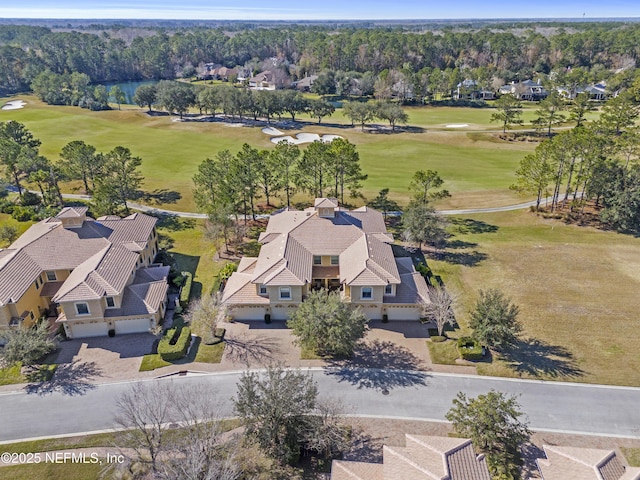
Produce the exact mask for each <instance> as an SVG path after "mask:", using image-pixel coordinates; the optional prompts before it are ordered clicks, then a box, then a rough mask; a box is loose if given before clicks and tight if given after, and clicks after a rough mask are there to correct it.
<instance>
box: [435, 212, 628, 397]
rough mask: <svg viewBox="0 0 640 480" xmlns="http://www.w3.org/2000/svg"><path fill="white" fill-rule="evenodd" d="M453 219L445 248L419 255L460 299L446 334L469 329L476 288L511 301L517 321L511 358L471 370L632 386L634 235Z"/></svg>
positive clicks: (512, 219) (519, 221) (539, 221)
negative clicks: (518, 334) (519, 328)
mask: <svg viewBox="0 0 640 480" xmlns="http://www.w3.org/2000/svg"><path fill="white" fill-rule="evenodd" d="M454 222H455V223H454V224H453V225H452V226H451V231H452V232H453V233H454V235H455V236H454V237H453V238H452V239H451V241H452V242H453V243H452V247H450V248H448V249H447V250H446V251H445V252H444V253H443V254H442V255H440V256H439V257H440V258H439V259H438V260H434V259H432V258H429V259H428V262H429V265H430V266H431V268H432V269H433V270H434V272H435V273H436V274H439V275H441V276H442V277H443V279H444V281H445V283H447V285H448V286H449V287H450V288H452V289H453V290H457V291H459V292H460V293H461V298H462V302H461V304H460V305H459V308H458V310H457V318H458V320H459V322H460V324H461V327H462V331H459V332H457V333H454V334H453V335H454V336H457V335H459V334H463V333H468V332H469V330H468V328H467V326H468V319H469V311H470V310H471V309H473V307H474V305H475V301H476V299H477V295H478V290H480V289H488V288H498V289H501V290H502V291H503V292H505V294H506V295H508V296H510V297H511V298H512V299H513V301H514V302H515V303H516V304H517V305H519V306H520V316H519V318H520V320H521V321H522V323H523V325H524V332H523V339H524V340H525V341H523V342H522V343H521V344H520V345H518V348H517V349H516V351H515V352H514V353H513V354H512V355H511V358H509V359H508V360H500V361H494V363H493V364H490V363H479V364H478V372H479V373H481V374H485V375H499V376H513V377H530V378H543V379H553V380H564V381H577V382H588V383H605V384H616V385H633V386H640V370H638V368H637V365H638V361H639V360H640V337H639V336H638V334H637V328H638V311H640V299H639V298H638V291H640V238H636V237H633V236H629V235H621V234H617V233H613V232H604V231H600V230H597V229H594V228H591V227H578V226H574V225H566V224H564V223H563V222H562V221H560V220H551V219H544V218H542V217H539V216H536V215H535V214H533V213H530V212H523V211H519V212H505V213H493V214H482V215H480V214H477V215H473V216H465V217H462V218H459V219H454ZM430 257H431V256H430Z"/></svg>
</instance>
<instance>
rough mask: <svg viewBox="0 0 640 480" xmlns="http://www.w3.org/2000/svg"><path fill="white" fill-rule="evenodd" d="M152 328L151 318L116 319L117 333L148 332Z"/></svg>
mask: <svg viewBox="0 0 640 480" xmlns="http://www.w3.org/2000/svg"><path fill="white" fill-rule="evenodd" d="M150 328H151V320H149V319H148V318H136V319H135V320H116V335H122V334H124V333H146V332H148V331H149V329H150Z"/></svg>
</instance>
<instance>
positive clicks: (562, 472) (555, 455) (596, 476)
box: [536, 445, 640, 480]
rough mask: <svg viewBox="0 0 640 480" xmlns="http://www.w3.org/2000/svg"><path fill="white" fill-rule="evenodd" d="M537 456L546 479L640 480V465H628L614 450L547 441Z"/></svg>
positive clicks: (541, 472) (544, 479)
mask: <svg viewBox="0 0 640 480" xmlns="http://www.w3.org/2000/svg"><path fill="white" fill-rule="evenodd" d="M542 448H543V450H544V453H545V455H546V457H547V458H539V459H537V461H536V462H537V464H538V470H540V475H541V478H542V480H640V468H632V467H628V466H625V464H624V463H623V461H622V459H621V458H620V456H618V455H617V454H616V452H615V451H613V450H600V449H595V448H578V447H558V446H550V445H544V446H543V447H542Z"/></svg>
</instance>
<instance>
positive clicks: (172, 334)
mask: <svg viewBox="0 0 640 480" xmlns="http://www.w3.org/2000/svg"><path fill="white" fill-rule="evenodd" d="M190 344H191V328H189V327H182V328H181V329H178V328H171V329H169V330H167V333H166V334H165V336H164V337H162V339H161V340H160V343H158V354H160V357H161V358H162V359H163V360H165V361H167V362H171V361H174V360H180V359H181V358H183V357H184V356H185V355H186V354H187V351H188V350H189V345H190Z"/></svg>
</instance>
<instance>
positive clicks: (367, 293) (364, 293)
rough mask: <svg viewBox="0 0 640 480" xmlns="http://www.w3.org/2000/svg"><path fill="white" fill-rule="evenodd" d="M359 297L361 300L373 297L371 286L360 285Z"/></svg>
mask: <svg viewBox="0 0 640 480" xmlns="http://www.w3.org/2000/svg"><path fill="white" fill-rule="evenodd" d="M360 298H362V299H363V300H371V299H372V298H373V289H372V288H371V287H362V290H361V291H360Z"/></svg>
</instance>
